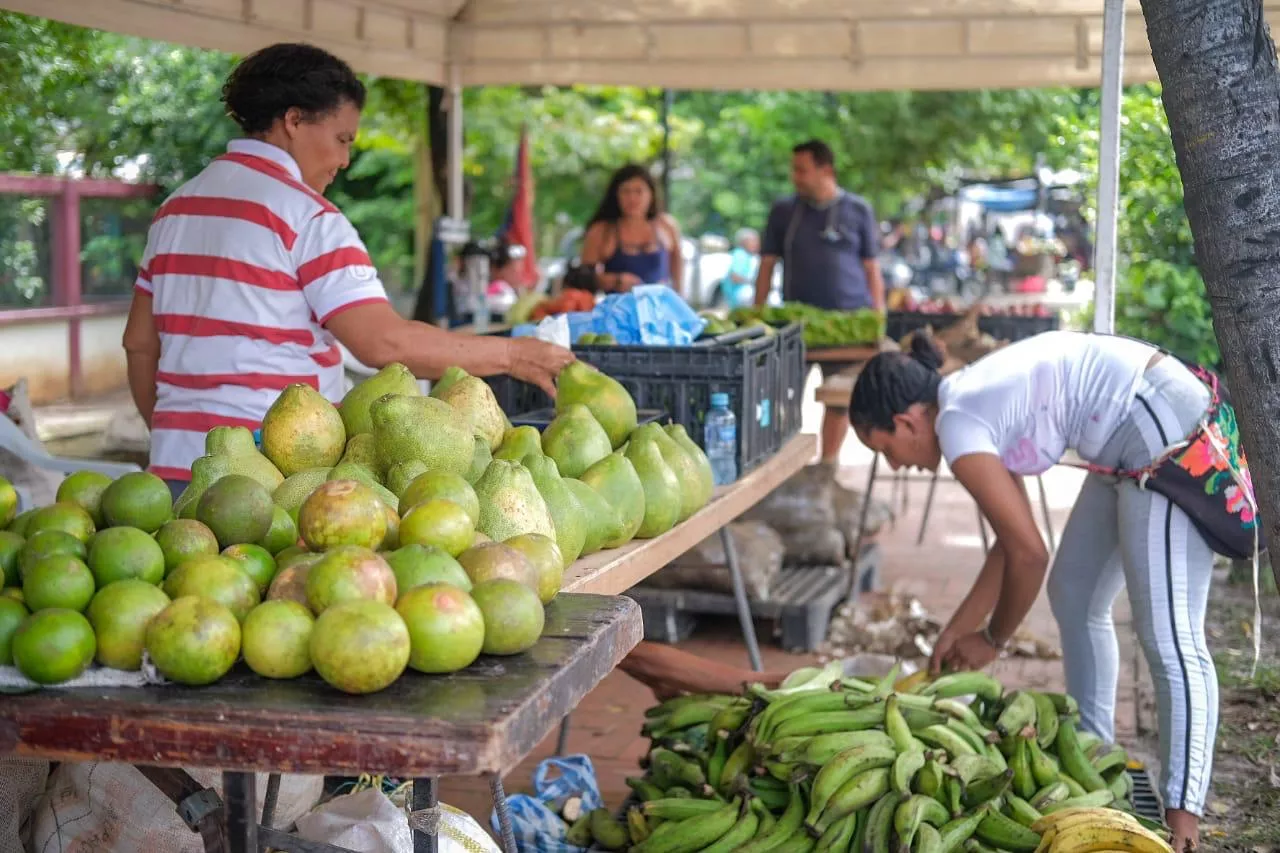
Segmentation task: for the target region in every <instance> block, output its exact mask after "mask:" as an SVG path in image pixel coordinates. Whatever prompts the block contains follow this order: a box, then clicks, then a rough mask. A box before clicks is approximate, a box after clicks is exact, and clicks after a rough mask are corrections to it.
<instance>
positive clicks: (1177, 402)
mask: <svg viewBox="0 0 1280 853" xmlns="http://www.w3.org/2000/svg"><path fill="white" fill-rule="evenodd" d="M1208 404H1209V393H1208V390H1207V389H1206V388H1205V387H1204V385H1203V384H1202V383H1201V382H1200V381H1199V380H1197V379H1196V378H1195V377H1194V376H1193V375H1192V374H1191V372H1190V371H1188V370H1187V369H1186V368H1185V367H1184V366H1182V365H1181V364H1179V363H1178V362H1177V361H1176V360H1175V359H1173V358H1169V357H1166V358H1164V359H1161V360H1160V361H1159V362H1157V363H1156V365H1155V366H1154V367H1152V368H1150V369H1149V370H1147V372H1146V374H1145V376H1144V378H1143V380H1142V383H1141V385H1140V387H1139V389H1138V395H1137V398H1136V399H1135V400H1134V403H1133V406H1132V408H1131V409H1130V412H1129V417H1128V418H1127V419H1126V420H1125V421H1124V422H1123V423H1122V424H1121V425H1120V427H1119V428H1118V429H1117V430H1116V432H1115V434H1114V435H1113V436H1112V437H1111V439H1110V440H1109V441H1108V442H1107V444H1106V446H1105V447H1104V448H1103V449H1102V451H1101V452H1100V453H1099V455H1098V458H1096V459H1092V460H1090V461H1091V462H1094V463H1096V464H1098V465H1102V466H1106V467H1109V468H1121V469H1134V468H1140V467H1143V466H1145V465H1147V464H1149V463H1150V462H1151V461H1152V460H1153V459H1154V458H1156V457H1157V456H1159V455H1160V454H1161V453H1162V452H1163V451H1164V449H1165V448H1167V447H1169V446H1170V445H1172V444H1174V443H1176V442H1178V441H1180V440H1182V439H1183V438H1185V437H1187V436H1188V435H1189V434H1190V433H1191V432H1192V430H1193V429H1194V428H1195V426H1196V425H1197V423H1198V422H1199V420H1200V417H1201V415H1203V414H1204V411H1205V409H1206V408H1207V407H1208ZM1212 571H1213V552H1212V551H1211V550H1210V549H1209V546H1208V545H1207V544H1205V541H1204V539H1203V538H1202V537H1201V536H1200V534H1199V532H1198V531H1197V530H1196V528H1195V526H1194V525H1193V524H1192V523H1191V521H1190V520H1189V519H1188V518H1187V516H1186V514H1185V513H1183V511H1182V510H1181V509H1179V508H1178V507H1176V506H1174V505H1173V504H1171V503H1170V502H1169V501H1168V500H1166V499H1165V498H1164V497H1162V496H1160V495H1158V494H1156V493H1155V492H1152V491H1147V490H1143V489H1140V488H1139V487H1138V485H1137V483H1135V482H1133V481H1132V480H1121V481H1117V480H1116V478H1113V477H1103V476H1100V475H1097V474H1090V475H1089V476H1088V478H1087V479H1086V480H1085V483H1084V487H1083V489H1082V490H1081V492H1080V496H1079V498H1078V499H1077V500H1076V504H1075V507H1074V508H1073V509H1072V510H1071V518H1070V520H1069V521H1068V522H1067V526H1066V529H1065V530H1064V531H1063V534H1062V543H1061V546H1060V547H1059V549H1058V554H1057V557H1056V558H1055V559H1054V563H1053V570H1052V572H1051V574H1050V576H1049V601H1050V604H1051V605H1052V607H1053V614H1054V616H1055V617H1056V619H1057V621H1058V627H1059V629H1060V631H1061V634H1062V652H1063V664H1064V666H1065V668H1066V675H1067V690H1068V692H1069V693H1071V695H1073V696H1074V697H1075V698H1076V700H1077V701H1078V702H1079V703H1080V715H1081V722H1082V723H1083V725H1084V727H1085V728H1087V729H1088V730H1090V731H1092V732H1094V733H1095V734H1097V735H1099V736H1100V737H1102V738H1105V739H1106V740H1108V741H1111V740H1114V736H1115V703H1116V680H1117V677H1118V675H1119V664H1120V661H1119V650H1118V647H1117V644H1116V632H1115V626H1114V624H1113V622H1112V618H1111V605H1112V602H1113V601H1114V600H1115V597H1116V595H1117V594H1119V592H1120V590H1121V588H1122V587H1124V588H1127V589H1128V592H1129V604H1130V607H1131V609H1132V611H1133V621H1134V626H1135V627H1136V628H1137V633H1138V638H1139V641H1140V642H1141V644H1142V650H1143V652H1144V653H1145V655H1146V658H1147V664H1148V665H1149V667H1150V669H1151V674H1152V680H1153V681H1154V683H1155V691H1156V704H1157V708H1158V710H1159V717H1160V767H1161V774H1160V787H1161V792H1162V796H1163V799H1164V806H1165V808H1168V809H1186V810H1187V811H1190V812H1193V813H1195V814H1197V815H1199V814H1202V813H1203V809H1204V804H1205V799H1206V797H1207V796H1208V791H1209V777H1210V770H1211V769H1212V765H1213V744H1214V735H1215V733H1216V732H1217V727H1218V680H1217V673H1216V672H1215V670H1214V665H1213V659H1212V658H1211V657H1210V655H1209V648H1208V646H1207V645H1206V643H1205V636H1204V618H1205V607H1206V605H1207V603H1208V598H1209V581H1210V578H1211V575H1212Z"/></svg>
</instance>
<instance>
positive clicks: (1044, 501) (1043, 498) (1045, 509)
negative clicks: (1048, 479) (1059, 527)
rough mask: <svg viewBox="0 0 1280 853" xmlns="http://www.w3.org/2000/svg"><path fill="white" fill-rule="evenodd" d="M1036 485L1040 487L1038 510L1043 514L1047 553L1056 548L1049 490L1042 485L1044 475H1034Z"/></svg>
mask: <svg viewBox="0 0 1280 853" xmlns="http://www.w3.org/2000/svg"><path fill="white" fill-rule="evenodd" d="M1036 485H1038V486H1039V487H1040V512H1041V513H1043V514H1044V532H1045V535H1047V536H1048V537H1049V553H1053V552H1054V551H1056V550H1058V545H1057V543H1056V542H1054V539H1055V537H1054V534H1053V518H1052V516H1050V515H1049V492H1048V491H1047V490H1046V489H1045V487H1044V477H1042V476H1040V475H1036Z"/></svg>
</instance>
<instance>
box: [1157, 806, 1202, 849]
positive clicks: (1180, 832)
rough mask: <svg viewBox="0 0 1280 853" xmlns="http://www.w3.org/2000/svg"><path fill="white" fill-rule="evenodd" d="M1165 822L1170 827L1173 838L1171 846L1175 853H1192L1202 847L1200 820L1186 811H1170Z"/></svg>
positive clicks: (1166, 814) (1165, 816) (1167, 811)
mask: <svg viewBox="0 0 1280 853" xmlns="http://www.w3.org/2000/svg"><path fill="white" fill-rule="evenodd" d="M1164 822H1165V823H1166V824H1168V825H1169V832H1170V834H1172V836H1173V838H1172V839H1171V841H1170V846H1171V847H1173V851H1174V853H1191V852H1192V851H1194V850H1197V849H1199V847H1200V818H1198V817H1196V816H1195V815H1194V814H1192V813H1191V812H1189V811H1186V810H1184V809H1168V810H1166V811H1165V813H1164Z"/></svg>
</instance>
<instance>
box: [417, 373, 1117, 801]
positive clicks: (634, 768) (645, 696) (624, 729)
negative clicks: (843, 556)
mask: <svg viewBox="0 0 1280 853" xmlns="http://www.w3.org/2000/svg"><path fill="white" fill-rule="evenodd" d="M810 385H811V387H810V389H809V391H808V399H809V400H810V401H812V399H813V396H812V391H813V388H812V385H813V381H812V379H811V383H810ZM821 416H822V412H821V408H820V407H817V406H815V405H813V404H812V403H811V404H810V405H809V406H807V407H806V410H805V418H804V428H805V431H807V432H817V430H818V425H819V424H820V422H821ZM840 462H841V470H840V473H839V477H840V480H841V482H843V483H844V484H845V485H847V486H849V487H851V488H856V489H859V490H862V489H863V488H865V485H866V479H867V475H868V472H869V468H870V463H871V456H870V454H869V453H868V452H867V451H866V450H865V449H864V448H863V447H862V446H861V445H860V444H859V443H858V442H857V439H856V438H853V437H852V436H851V437H850V438H849V439H848V440H846V442H845V444H844V447H843V448H842V452H841V458H840ZM915 476H917V477H922V476H923V475H921V474H919V473H917V474H916V475H915ZM1082 481H1083V474H1082V473H1080V472H1078V471H1075V470H1072V469H1067V468H1058V469H1054V470H1053V471H1051V472H1049V473H1048V474H1046V475H1045V477H1044V483H1045V490H1046V494H1047V497H1048V503H1049V508H1050V516H1051V518H1052V520H1053V526H1054V529H1055V531H1056V533H1058V534H1060V533H1061V531H1062V528H1063V526H1064V525H1065V523H1066V519H1067V515H1068V513H1069V512H1070V509H1071V506H1072V504H1073V503H1074V501H1075V497H1076V494H1077V492H1078V491H1079V488H1080V484H1081V482H1082ZM1028 487H1029V489H1030V490H1031V494H1032V500H1033V503H1036V510H1037V516H1039V514H1040V507H1039V504H1038V501H1037V499H1036V490H1035V484H1034V481H1029V482H1028ZM927 491H928V483H927V482H923V481H919V482H911V483H909V484H907V485H906V487H905V493H906V498H907V503H906V508H905V510H904V509H903V506H902V503H901V493H899V494H898V496H897V497H898V501H897V502H896V503H897V506H896V507H895V510H896V511H897V513H898V517H897V520H896V523H895V525H894V527H893V528H892V529H891V530H889V531H886V532H885V533H882V535H881V537H880V541H881V543H882V546H883V547H882V552H883V562H882V565H881V571H880V578H879V585H880V588H882V589H889V588H897V589H902V590H904V591H909V592H911V593H913V594H914V595H915V596H916V597H917V598H919V600H920V602H921V603H922V604H923V605H924V606H925V608H926V609H927V610H928V611H929V612H930V613H931V614H934V615H936V616H938V617H939V618H941V619H943V620H945V619H946V618H948V617H949V616H950V614H951V612H952V610H953V609H954V607H955V605H956V604H957V603H958V602H959V601H960V600H961V598H963V596H964V595H965V593H966V592H967V591H968V589H969V586H970V585H971V584H972V582H973V580H974V578H975V577H976V575H977V572H978V570H979V568H980V567H981V563H982V556H983V549H982V539H981V536H980V535H979V532H978V527H977V521H978V520H977V511H976V508H975V506H974V503H973V501H972V499H971V498H969V496H968V494H967V493H966V492H965V491H964V490H963V488H961V487H960V485H959V484H958V483H956V482H955V481H954V480H950V479H949V478H948V477H947V475H946V474H945V473H944V475H943V479H942V480H941V481H940V482H939V484H938V488H937V491H936V494H935V497H934V502H933V507H932V510H931V512H930V516H929V524H928V528H927V530H926V532H925V537H924V541H923V543H922V544H920V545H917V544H916V536H917V533H918V530H919V527H920V521H921V516H922V514H923V510H924V503H925V497H926V494H927ZM874 494H875V495H876V496H877V497H879V498H881V499H884V500H888V499H890V498H891V497H893V496H894V490H893V487H892V484H891V483H890V481H889V479H888V474H887V469H886V468H885V466H883V465H881V467H880V478H879V479H878V481H877V486H876V488H875V491H874ZM1115 619H1116V623H1117V633H1118V636H1119V638H1120V647H1121V660H1122V667H1121V670H1122V671H1121V678H1120V685H1119V693H1118V696H1117V708H1116V728H1117V737H1118V739H1119V740H1120V741H1121V742H1126V741H1131V740H1132V739H1133V737H1134V736H1135V733H1136V730H1137V726H1138V712H1137V695H1138V690H1137V687H1136V684H1137V679H1138V677H1139V676H1138V672H1139V669H1138V667H1137V666H1136V661H1137V658H1136V657H1135V654H1134V648H1135V645H1134V638H1133V633H1132V629H1131V627H1130V622H1129V619H1130V617H1129V607H1128V602H1127V600H1126V599H1125V598H1124V597H1123V596H1121V597H1120V598H1119V599H1118V600H1117V602H1116V607H1115ZM1025 626H1026V627H1027V628H1029V629H1031V630H1032V631H1033V632H1034V633H1035V634H1037V635H1039V636H1040V637H1042V638H1044V639H1045V640H1048V641H1050V642H1052V643H1053V644H1055V645H1056V644H1057V642H1058V631H1057V625H1056V623H1055V621H1054V619H1053V616H1052V614H1051V612H1050V610H1049V603H1048V600H1047V598H1046V596H1045V595H1044V593H1043V592H1042V593H1041V595H1040V597H1039V599H1037V601H1036V603H1035V606H1034V607H1033V608H1032V611H1031V614H1030V615H1029V616H1028V618H1027V620H1026V622H1025ZM771 630H772V625H771V624H769V623H767V622H760V623H758V624H757V634H758V636H759V637H760V639H761V642H762V644H763V648H762V652H763V656H764V665H765V668H766V669H769V670H779V669H781V670H787V669H794V668H797V667H800V666H804V665H806V664H808V663H810V662H812V660H813V656H812V655H796V654H789V653H787V652H784V651H782V650H781V649H780V648H778V646H777V645H776V644H773V643H772V642H771V641H770V635H771ZM680 648H682V649H684V650H686V651H689V652H692V653H694V654H697V655H702V656H705V657H708V658H714V659H716V660H719V661H726V662H731V661H740V662H741V663H742V665H743V666H744V667H746V666H748V665H749V664H748V661H747V653H746V647H745V646H744V645H743V643H742V641H741V638H740V635H739V629H738V626H737V622H736V620H734V619H731V618H718V619H703V620H701V621H700V622H699V627H698V629H697V630H696V631H695V633H694V634H693V635H692V636H691V637H690V638H689V639H687V640H685V641H684V642H682V643H681V644H680ZM993 673H994V674H995V675H996V676H997V677H998V678H1000V679H1001V680H1002V681H1004V682H1005V683H1006V684H1007V685H1011V686H1027V687H1037V688H1047V689H1056V690H1062V689H1063V687H1064V683H1063V674H1062V665H1061V661H1059V660H1033V659H1026V658H1008V659H1004V660H1001V661H999V662H997V663H996V664H995V665H994V668H993ZM654 702H655V700H654V698H653V694H652V693H651V692H650V691H649V690H648V689H647V688H646V687H644V686H643V685H641V684H640V683H638V682H636V681H634V680H632V679H631V678H630V677H628V676H626V675H624V674H623V673H621V672H617V671H615V672H614V673H612V674H611V675H609V676H608V677H607V678H605V680H604V681H602V682H601V683H600V685H599V686H598V687H596V689H595V690H593V691H592V692H591V693H589V694H588V695H587V696H586V697H585V698H584V699H583V700H582V702H581V703H580V704H579V706H578V708H577V710H576V711H575V712H574V714H573V715H572V718H571V726H570V732H569V740H568V749H567V751H568V752H569V753H585V754H586V755H588V756H590V757H591V760H592V763H593V764H594V766H595V770H596V776H597V779H598V781H599V784H600V788H601V791H602V793H603V795H604V797H605V801H606V803H607V804H608V805H609V806H610V807H613V806H616V805H618V804H619V803H621V802H622V800H624V799H625V798H626V796H627V793H628V789H627V787H626V784H625V783H624V781H623V780H624V779H625V778H626V777H627V776H632V775H639V773H640V769H639V765H638V761H639V759H640V757H641V756H642V755H644V753H645V751H646V749H647V740H646V739H644V738H642V737H641V736H640V726H641V723H642V721H643V713H644V709H645V708H647V707H649V706H651V705H653V704H654ZM556 735H557V732H556V731H552V732H551V733H550V734H549V735H548V736H547V738H546V739H545V740H544V741H543V742H542V743H541V744H540V745H539V746H538V748H537V749H536V750H534V752H533V753H532V754H531V755H530V756H529V757H528V758H527V759H526V760H525V761H524V762H522V763H521V764H520V765H519V766H518V767H515V768H512V770H511V771H510V772H509V773H507V774H505V782H504V784H505V785H506V789H507V793H508V794H510V793H515V792H517V791H528V790H530V788H531V782H530V780H531V778H532V773H533V769H534V767H535V766H536V764H537V763H538V762H539V761H541V760H542V759H544V758H546V757H548V756H550V755H552V754H553V753H554V751H555V746H556ZM441 797H442V799H444V800H445V801H446V802H448V803H450V804H451V805H454V806H457V807H458V808H461V809H464V810H466V811H467V812H469V813H471V814H473V815H475V816H476V817H477V818H478V819H480V820H481V822H482V823H484V824H485V825H487V822H488V815H489V813H490V810H491V807H492V803H491V799H490V794H489V788H488V785H487V784H485V783H484V782H483V781H482V780H479V779H462V778H448V779H445V780H443V782H442V786H441Z"/></svg>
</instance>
